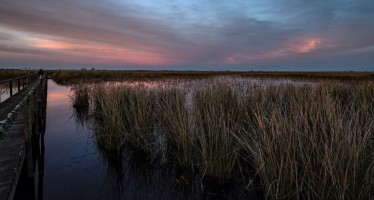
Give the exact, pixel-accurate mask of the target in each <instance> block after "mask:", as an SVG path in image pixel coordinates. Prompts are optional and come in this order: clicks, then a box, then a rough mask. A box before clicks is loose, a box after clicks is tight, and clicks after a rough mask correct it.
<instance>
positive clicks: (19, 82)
mask: <svg viewBox="0 0 374 200" xmlns="http://www.w3.org/2000/svg"><path fill="white" fill-rule="evenodd" d="M17 81H18V92H19V91H20V90H21V80H19V79H17Z"/></svg>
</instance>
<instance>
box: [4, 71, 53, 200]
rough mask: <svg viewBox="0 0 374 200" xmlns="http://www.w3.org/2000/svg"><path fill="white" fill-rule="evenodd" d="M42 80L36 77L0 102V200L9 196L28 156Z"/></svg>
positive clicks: (12, 194)
mask: <svg viewBox="0 0 374 200" xmlns="http://www.w3.org/2000/svg"><path fill="white" fill-rule="evenodd" d="M43 78H44V79H45V78H46V77H43ZM44 82H45V80H44ZM42 83H43V80H42V79H36V80H35V81H34V82H33V83H30V85H29V86H27V87H24V88H23V89H22V90H20V91H18V92H17V93H16V94H14V95H13V96H11V97H9V98H8V99H7V100H5V101H4V102H2V103H0V200H3V199H13V197H14V194H15V191H16V188H17V183H18V178H19V175H20V173H21V170H22V166H23V163H24V160H25V158H30V157H32V152H31V134H32V131H33V129H35V128H36V126H35V125H33V124H32V123H34V116H36V114H35V113H38V111H37V109H38V106H37V104H38V100H39V98H40V97H39V96H38V95H39V94H42V92H40V91H39V90H40V88H42V87H41V85H42ZM33 104H36V105H33ZM44 109H45V107H44ZM28 162H30V161H28ZM31 163H32V161H31Z"/></svg>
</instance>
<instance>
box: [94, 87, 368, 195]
mask: <svg viewBox="0 0 374 200" xmlns="http://www.w3.org/2000/svg"><path fill="white" fill-rule="evenodd" d="M193 87H194V88H191V90H192V91H193V92H192V94H193V95H192V96H193V98H191V99H189V98H187V97H188V94H191V93H189V92H187V91H186V90H184V89H183V88H175V87H164V88H152V89H150V88H144V87H141V86H139V87H137V86H135V87H134V86H131V87H126V86H121V87H116V86H102V85H101V86H94V89H93V92H92V98H93V102H94V103H93V106H94V108H93V109H92V110H93V111H94V115H93V116H95V118H96V124H97V127H98V128H99V130H100V131H99V132H98V134H97V140H98V143H99V144H104V145H103V146H104V148H105V149H111V150H114V149H119V147H120V146H121V145H122V144H124V143H125V142H128V143H129V144H131V145H132V146H133V147H135V148H137V149H142V150H144V151H145V152H147V154H149V155H150V156H152V157H154V156H155V154H157V153H159V150H160V149H158V146H157V145H156V143H157V142H156V139H157V137H160V136H162V137H164V138H166V141H163V142H166V144H162V146H163V147H167V151H168V152H170V153H171V155H172V156H171V159H175V160H176V161H177V163H178V164H179V166H180V167H181V168H182V169H187V168H190V169H193V168H194V167H200V169H202V170H203V171H204V172H206V174H207V175H210V176H213V177H217V178H219V180H227V179H230V178H235V177H236V174H237V171H238V170H239V169H240V165H241V164H243V163H240V162H242V160H243V159H241V158H245V159H244V160H248V162H249V165H252V166H253V167H254V168H255V170H256V171H257V175H258V177H259V179H260V182H259V183H254V184H256V185H257V184H260V185H261V186H262V187H263V188H264V191H265V195H266V197H267V198H270V199H278V198H301V199H319V198H322V197H323V198H328V199H342V198H357V199H371V198H372V197H373V196H372V194H374V191H373V190H374V182H373V177H374V154H373V152H374V144H373V139H374V83H373V82H371V81H357V82H344V83H343V82H340V83H338V82H333V81H330V82H326V83H318V84H317V83H316V84H314V85H313V84H307V85H300V84H299V85H291V84H285V85H282V84H281V85H275V86H274V85H273V86H265V87H262V86H260V87H254V86H253V85H252V86H251V90H250V91H247V93H245V94H244V93H242V92H241V91H239V90H238V89H237V88H236V89H235V88H232V87H233V86H227V85H225V84H218V85H215V86H211V85H209V84H208V85H203V86H193ZM241 87H242V86H241ZM190 100H191V101H192V102H189V101H190ZM190 104H192V106H189V105H190ZM161 143H162V142H161Z"/></svg>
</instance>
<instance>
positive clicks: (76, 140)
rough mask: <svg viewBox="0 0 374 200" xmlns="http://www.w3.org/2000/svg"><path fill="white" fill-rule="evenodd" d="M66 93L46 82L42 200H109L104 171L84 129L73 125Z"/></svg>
mask: <svg viewBox="0 0 374 200" xmlns="http://www.w3.org/2000/svg"><path fill="white" fill-rule="evenodd" d="M70 93H71V91H70V88H69V87H65V86H58V85H56V84H55V83H54V82H53V81H52V80H49V81H48V96H47V125H46V132H45V168H44V170H45V171H44V185H43V196H44V199H112V194H113V191H112V189H111V185H110V184H108V181H107V177H106V169H107V167H106V166H105V162H103V161H102V159H101V157H100V154H99V152H98V150H97V149H96V146H95V144H94V141H93V138H92V135H90V134H89V131H88V129H87V128H85V127H82V126H79V124H78V123H77V122H76V119H75V118H74V116H73V108H72V106H71V102H70V98H69V95H70Z"/></svg>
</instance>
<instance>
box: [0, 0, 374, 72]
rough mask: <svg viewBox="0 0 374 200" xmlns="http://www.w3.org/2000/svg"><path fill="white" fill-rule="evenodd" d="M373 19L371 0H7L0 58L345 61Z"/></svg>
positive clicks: (373, 29)
mask: <svg viewBox="0 0 374 200" xmlns="http://www.w3.org/2000/svg"><path fill="white" fill-rule="evenodd" d="M373 13H374V6H372V4H371V3H370V1H368V0H363V1H360V2H358V1H351V0H345V1H343V2H341V1H337V0H327V1H322V0H316V1H287V0H269V1H257V2H253V1H239V0H238V1H215V2H212V1H204V2H201V1H188V2H186V1H167V0H165V1H157V3H156V2H154V1H141V2H127V1H117V0H107V1H105V2H102V1H98V0H92V1H73V0H60V1H57V0H50V1H42V0H34V1H32V3H30V1H26V0H18V1H13V0H3V1H2V3H1V4H0V19H1V20H0V51H1V52H0V54H3V55H0V57H2V58H5V59H6V57H7V56H5V55H4V54H5V53H6V55H9V54H12V58H16V57H17V55H18V58H19V59H14V60H13V62H18V61H19V60H22V59H29V60H34V61H35V62H36V61H37V60H38V59H39V60H38V63H43V61H46V62H47V61H51V62H52V61H56V62H59V63H74V62H76V63H78V64H81V63H85V64H92V63H94V64H102V65H103V66H105V65H118V66H130V65H131V66H152V65H153V66H157V67H159V66H164V67H165V68H167V67H170V66H207V65H209V66H236V65H241V66H243V65H267V64H277V63H278V64H292V63H297V64H300V63H302V62H305V63H317V62H319V61H324V62H328V63H335V65H340V64H341V63H340V61H339V59H336V58H339V55H340V54H341V53H342V52H345V56H346V57H350V56H352V59H353V57H354V56H357V51H356V50H357V49H365V48H367V47H370V46H373V45H374V38H373V37H372V35H374V14H373ZM368 49H369V50H367V51H371V48H368ZM367 51H365V52H367ZM349 52H352V53H349ZM355 52H356V53H355ZM373 53H374V52H373ZM25 54H29V55H28V56H26V55H25ZM31 54H33V55H34V56H33V58H32V59H31V57H30V56H31ZM36 55H38V56H36ZM51 55H53V56H52V58H51ZM365 55H366V54H365ZM365 58H366V57H365ZM17 60H18V61H17ZM353 60H354V59H353ZM363 60H365V61H366V62H368V63H372V64H373V63H374V60H373V59H370V58H366V59H363ZM7 61H8V62H11V60H9V59H7ZM0 64H1V61H0Z"/></svg>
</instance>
